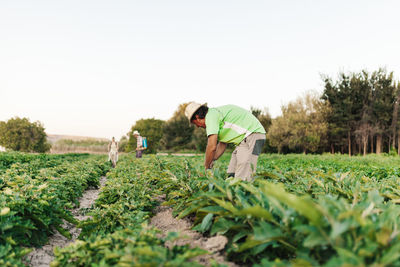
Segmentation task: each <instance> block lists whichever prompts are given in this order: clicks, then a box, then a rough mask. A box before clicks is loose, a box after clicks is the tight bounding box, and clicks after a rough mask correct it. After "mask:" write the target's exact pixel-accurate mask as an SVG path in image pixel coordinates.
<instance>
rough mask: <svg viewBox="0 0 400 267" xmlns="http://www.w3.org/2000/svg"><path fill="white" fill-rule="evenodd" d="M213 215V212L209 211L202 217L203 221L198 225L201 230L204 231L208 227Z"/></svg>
mask: <svg viewBox="0 0 400 267" xmlns="http://www.w3.org/2000/svg"><path fill="white" fill-rule="evenodd" d="M213 217H214V214H212V213H209V214H207V215H206V216H205V217H204V218H203V221H202V222H201V226H200V231H201V232H203V233H204V232H206V231H208V230H209V229H210V227H211V224H212V219H213Z"/></svg>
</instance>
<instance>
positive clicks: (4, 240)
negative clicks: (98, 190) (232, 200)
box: [0, 155, 109, 266]
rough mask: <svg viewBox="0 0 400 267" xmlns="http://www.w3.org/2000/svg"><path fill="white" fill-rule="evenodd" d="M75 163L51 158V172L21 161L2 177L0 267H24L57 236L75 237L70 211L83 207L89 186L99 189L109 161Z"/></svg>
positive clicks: (79, 161) (0, 180)
mask: <svg viewBox="0 0 400 267" xmlns="http://www.w3.org/2000/svg"><path fill="white" fill-rule="evenodd" d="M23 157H25V155H23ZM38 157H39V159H37V160H38V161H41V162H43V161H45V159H44V158H43V157H42V156H38ZM75 158H76V160H72V159H70V160H65V161H64V160H62V159H63V158H62V157H61V158H58V159H56V161H57V164H56V163H55V162H54V158H51V157H49V158H48V159H49V161H51V162H52V163H49V165H51V166H52V167H48V168H41V167H39V166H37V169H33V166H36V165H30V164H29V163H21V162H19V163H18V162H17V163H14V164H12V165H10V167H9V168H7V169H6V170H5V172H4V173H2V174H1V175H0V265H6V264H8V265H10V266H13V265H16V266H20V265H23V264H22V261H21V257H22V256H23V255H25V254H27V253H29V251H30V250H31V249H29V248H31V247H34V246H41V245H43V244H45V243H46V242H47V241H48V237H49V236H50V235H51V234H53V233H54V232H55V231H58V232H60V233H61V234H62V235H64V236H66V237H68V238H70V233H69V232H68V231H67V230H66V229H64V228H63V227H62V224H63V220H66V221H68V222H70V223H73V224H77V221H76V220H75V219H74V218H73V216H72V214H71V212H70V209H71V208H73V207H74V206H77V205H79V202H78V198H79V197H80V196H82V193H83V191H84V190H85V189H86V188H87V187H89V186H98V185H99V177H100V176H101V175H103V174H104V173H105V172H106V171H107V169H108V168H109V167H108V165H106V164H104V162H105V161H104V158H95V157H93V158H90V159H89V158H88V159H86V160H83V161H82V160H78V159H80V158H81V157H75ZM34 161H36V160H35V159H32V160H31V161H30V162H34ZM44 165H46V164H44Z"/></svg>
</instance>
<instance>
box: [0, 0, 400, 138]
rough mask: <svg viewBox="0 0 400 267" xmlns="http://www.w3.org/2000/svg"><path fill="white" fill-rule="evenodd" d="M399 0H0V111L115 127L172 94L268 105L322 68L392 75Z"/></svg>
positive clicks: (274, 111) (79, 125) (52, 123)
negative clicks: (388, 73) (385, 71)
mask: <svg viewBox="0 0 400 267" xmlns="http://www.w3.org/2000/svg"><path fill="white" fill-rule="evenodd" d="M399 11H400V1H394V0H393V1H387V0H380V1H378V0H374V1H372V0H347V1H342V0H328V1H325V0H324V1H317V0H315V1H302V0H292V1H288V0H286V1H285V0H282V1H259V0H247V1H244V0H242V1H236V0H198V1H190V0H181V1H166V0H159V1H154V0H146V1H144V0H142V1H135V0H113V1H111V0H109V1H103V0H68V1H67V0H58V1H54V0H47V1H43V0H35V1H32V0H18V1H16V0H1V1H0V120H8V119H10V118H11V117H14V116H19V117H28V118H30V120H31V121H36V120H39V121H41V122H42V123H43V124H44V126H45V128H46V132H47V133H50V134H72V135H83V136H95V137H106V138H110V137H111V136H115V137H117V139H118V138H120V137H121V136H122V135H124V134H126V133H127V132H128V131H129V129H130V127H131V126H132V125H133V124H134V123H135V121H136V120H138V119H141V118H153V117H154V118H157V119H163V120H167V119H169V118H170V117H171V116H172V114H173V112H174V111H175V110H176V108H177V107H178V105H179V104H181V103H184V102H188V101H197V102H207V103H208V104H209V106H211V107H212V106H218V105H224V104H236V105H239V106H242V107H244V108H247V109H250V107H251V106H254V107H258V108H264V107H265V108H268V109H269V111H270V113H271V115H272V116H273V117H275V116H277V115H279V114H280V106H281V105H282V104H286V103H287V102H288V101H291V100H294V99H296V98H297V97H298V96H300V95H302V94H303V93H304V92H305V91H307V90H317V91H319V92H322V90H323V84H322V81H321V78H320V75H321V74H327V75H329V76H331V77H336V76H337V73H338V72H339V71H345V72H347V71H360V70H362V69H367V70H369V71H373V70H376V69H378V68H379V67H386V69H387V70H388V71H394V74H395V77H396V79H398V78H399V74H400V34H399V29H400V19H399Z"/></svg>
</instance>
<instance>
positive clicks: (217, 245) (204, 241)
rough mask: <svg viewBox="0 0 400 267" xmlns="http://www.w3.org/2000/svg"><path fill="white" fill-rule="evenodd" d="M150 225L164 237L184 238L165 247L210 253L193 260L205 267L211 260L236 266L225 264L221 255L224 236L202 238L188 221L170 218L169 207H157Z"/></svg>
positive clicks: (224, 242) (168, 243)
mask: <svg viewBox="0 0 400 267" xmlns="http://www.w3.org/2000/svg"><path fill="white" fill-rule="evenodd" d="M150 225H151V226H154V227H157V228H158V229H160V230H161V231H162V233H163V236H166V235H167V234H168V232H179V233H180V234H181V235H182V236H184V237H185V238H181V239H178V240H176V241H174V242H167V244H166V245H167V247H172V246H174V245H179V246H183V245H187V244H189V245H190V247H199V248H201V249H204V250H207V251H209V252H210V254H208V255H203V256H198V257H196V258H195V259H196V260H197V261H198V262H199V263H201V264H204V265H206V266H210V260H211V259H213V260H215V261H217V262H218V263H221V264H225V265H227V266H232V267H233V266H237V265H236V264H234V263H232V262H227V261H226V260H225V258H224V255H223V254H222V251H223V249H224V248H225V245H226V244H227V243H228V239H227V238H226V237H225V236H222V235H217V236H214V237H210V238H206V237H203V235H202V234H200V233H199V232H196V231H193V230H191V228H192V223H191V222H190V221H189V220H188V219H176V218H174V217H173V216H172V209H171V208H170V207H165V206H159V207H157V208H156V215H155V216H154V217H152V218H151V221H150Z"/></svg>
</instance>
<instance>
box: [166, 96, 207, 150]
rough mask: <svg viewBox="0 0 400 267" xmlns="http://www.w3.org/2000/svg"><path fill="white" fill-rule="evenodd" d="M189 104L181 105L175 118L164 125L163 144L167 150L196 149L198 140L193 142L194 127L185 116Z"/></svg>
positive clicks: (175, 113) (174, 115)
mask: <svg viewBox="0 0 400 267" xmlns="http://www.w3.org/2000/svg"><path fill="white" fill-rule="evenodd" d="M187 104H188V103H184V104H180V105H179V106H178V109H177V110H176V111H175V112H174V114H173V116H172V117H171V118H170V119H169V120H168V121H167V122H166V123H165V124H164V127H163V133H164V135H163V138H162V144H163V147H164V148H165V149H167V150H174V151H177V150H181V149H196V140H194V141H192V137H193V131H194V126H192V125H191V124H190V123H189V121H188V119H187V118H186V116H185V108H186V106H187ZM200 146H201V144H199V147H200Z"/></svg>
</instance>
